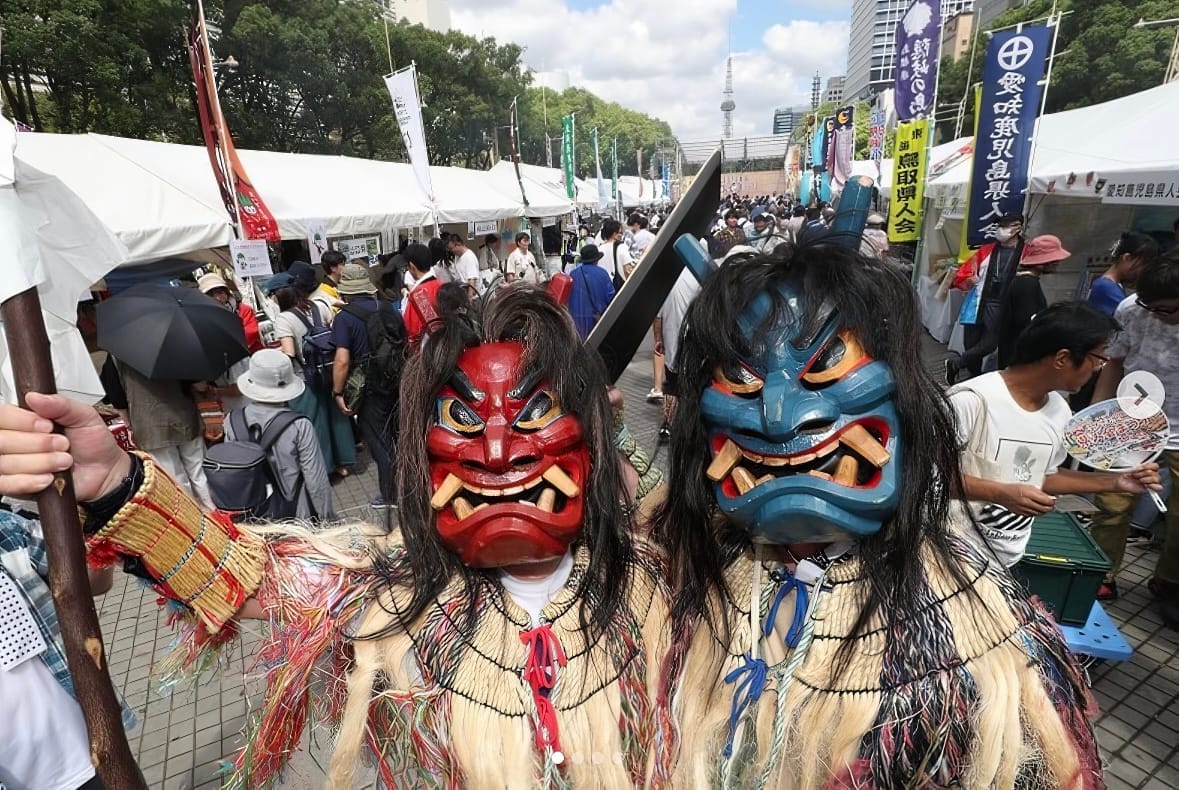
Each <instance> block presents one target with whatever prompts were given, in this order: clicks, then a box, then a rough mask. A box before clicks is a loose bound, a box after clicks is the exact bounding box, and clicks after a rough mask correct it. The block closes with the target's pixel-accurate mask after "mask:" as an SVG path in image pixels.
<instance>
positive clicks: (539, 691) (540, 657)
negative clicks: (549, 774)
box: [520, 625, 567, 765]
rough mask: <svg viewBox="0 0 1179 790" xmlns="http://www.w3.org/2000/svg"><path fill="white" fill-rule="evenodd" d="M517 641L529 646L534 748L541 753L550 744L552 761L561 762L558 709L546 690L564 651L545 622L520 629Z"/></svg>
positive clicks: (527, 667) (526, 677) (553, 681)
mask: <svg viewBox="0 0 1179 790" xmlns="http://www.w3.org/2000/svg"><path fill="white" fill-rule="evenodd" d="M520 641H521V642H523V643H524V644H525V645H527V646H528V661H527V663H525V664H524V681H525V682H526V683H528V687H529V688H531V689H532V701H533V702H534V703H535V704H536V748H537V749H539V750H540V751H541V752H542V753H543V752H544V751H545V749H546V748H551V749H552V750H553V762H554V763H556V764H557V765H560V764H561V763H563V762H565V755H564V753H563V752H562V751H561V739H560V732H559V731H558V729H557V709H556V708H554V707H553V703H552V702H550V701H549V692H551V691H552V690H553V686H555V685H556V684H557V669H558V668H559V667H563V666H565V664H566V663H567V659H566V658H565V651H564V650H562V649H561V643H560V642H559V641H557V637H556V636H554V635H553V632H552V630H551V629H550V628H549V626H548V625H542V626H539V627H537V628H533V629H531V630H529V631H523V632H521V633H520Z"/></svg>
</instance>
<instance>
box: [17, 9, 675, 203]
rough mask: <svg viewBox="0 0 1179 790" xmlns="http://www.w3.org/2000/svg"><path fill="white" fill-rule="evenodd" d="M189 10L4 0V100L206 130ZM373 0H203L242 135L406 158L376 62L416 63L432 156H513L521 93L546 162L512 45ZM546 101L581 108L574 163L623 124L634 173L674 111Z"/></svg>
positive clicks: (118, 121) (627, 162) (126, 127)
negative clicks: (657, 113) (386, 14)
mask: <svg viewBox="0 0 1179 790" xmlns="http://www.w3.org/2000/svg"><path fill="white" fill-rule="evenodd" d="M189 8H190V5H189V0H0V15H2V16H3V21H4V25H5V28H6V32H5V36H4V50H3V56H4V57H3V63H2V64H0V66H2V67H0V87H2V89H3V92H4V104H5V106H6V107H7V108H8V110H9V112H10V113H11V114H12V115H13V116H14V117H15V118H17V119H18V120H20V121H22V122H24V123H27V124H29V125H30V126H32V127H33V128H35V129H37V130H39V131H53V132H101V133H105V134H113V135H120V136H126V137H136V138H143V139H163V140H168V141H172V142H184V143H199V142H200V139H201V138H200V128H199V125H198V122H197V115H196V110H195V108H194V106H193V99H194V94H193V87H192V72H191V69H190V66H189V61H188V54H187V32H186V31H187V25H188V19H189V13H190V12H189ZM380 8H381V6H380V3H379V2H377V0H348V2H340V1H339V0H206V2H205V12H206V16H207V18H208V20H209V22H210V23H211V25H212V29H211V38H212V47H213V51H214V56H215V57H216V58H217V59H219V60H223V59H225V58H227V57H229V56H233V58H234V60H236V61H237V63H238V67H237V68H236V70H233V71H231V70H229V69H227V68H221V69H220V70H219V71H218V76H217V79H218V93H219V95H220V97H221V105H222V108H223V109H224V111H225V114H226V118H227V119H228V122H229V126H230V129H231V130H232V131H233V134H234V139H235V141H236V142H237V144H238V146H239V147H242V148H261V149H266V150H274V151H293V152H307V153H327V154H345V155H353V156H364V157H371V158H383V159H399V158H403V157H404V155H405V150H404V146H403V143H402V141H401V135H400V133H399V131H398V129H397V123H396V121H395V120H394V118H393V113H392V105H391V102H390V99H389V94H388V92H387V91H386V89H385V84H384V81H383V80H382V76H383V75H384V74H386V73H388V72H389V70H390V66H392V68H394V69H399V68H403V67H405V66H408V65H409V64H410V63H411V62H413V63H416V64H417V68H418V83H419V87H420V89H421V94H422V100H423V102H424V104H425V108H424V110H423V121H424V126H425V132H426V143H427V145H428V147H429V149H430V159H431V161H432V162H433V163H434V164H438V165H459V166H465V167H479V166H488V165H489V164H490V157H491V154H492V152H493V151H494V150H495V146H494V144H493V143H494V141H496V140H497V139H498V141H499V152H500V153H501V154H502V155H505V156H506V155H507V152H508V136H507V134H506V130H505V129H504V127H506V126H507V124H508V119H509V113H510V107H511V103H512V100H513V98H515V97H517V96H519V97H520V129H521V131H522V133H523V135H524V136H523V140H522V141H521V144H522V149H523V153H524V158H525V161H529V162H538V163H543V162H544V161H545V158H544V142H543V138H544V121H543V111H542V102H541V101H540V93H539V91H537V90H535V89H530V88H529V83H530V81H531V76H530V75H529V74H528V73H527V71H526V70H525V68H524V66H523V64H522V62H521V59H520V58H521V54H522V51H521V49H520V47H519V46H517V45H515V44H504V43H499V42H497V41H496V40H495V39H492V38H486V39H478V38H474V37H472V36H468V35H464V34H462V33H459V32H457V31H451V32H449V33H437V32H434V31H431V30H427V29H425V28H423V27H421V26H410V25H407V24H405V23H399V24H390V25H389V26H388V28H387V33H386V27H385V24H384V22H383V20H382V18H381V16H380ZM386 35H387V36H388V39H386ZM390 61H392V62H390ZM548 100H549V103H550V105H551V106H550V108H549V119H550V121H549V129H550V134H554V135H559V134H560V116H561V115H562V114H564V113H567V112H569V111H571V110H580V111H581V112H580V113H579V116H578V132H579V134H578V141H579V150H578V161H579V163H580V164H581V169H582V170H583V171H584V170H585V168H586V167H587V166H590V167H592V151H591V150H590V148H589V145H590V143H589V135H588V130H589V129H590V128H591V127H592V126H593V125H597V126H599V127H600V129H601V135H602V140H603V141H604V145H605V141H608V140H609V139H611V138H612V137H613V136H614V135H617V136H618V138H619V153H620V159H621V160H622V161H621V165H622V168H621V169H622V172H631V173H633V172H634V161H635V157H634V152H635V149H636V148H638V147H642V148H643V149H644V150H645V151H646V154H647V157H649V156H650V154H651V152H652V151H653V150H654V149H655V145H656V143H657V142H659V141H664V140H668V139H670V137H671V131H670V129H669V128H668V127H667V124H665V123H662V122H661V121H657V120H655V119H653V118H650V117H648V116H645V115H643V114H641V113H636V112H632V111H629V110H626V109H624V108H622V107H620V106H619V105H617V104H613V103H610V102H604V101H602V100H601V99H599V98H598V97H596V96H594V95H593V94H590V93H588V92H586V91H581V90H570V91H566V93H565V94H563V95H558V94H556V93H554V92H552V91H548ZM605 153H606V150H603V154H605ZM644 161H645V162H646V161H649V160H648V159H646V158H645V160H644ZM604 164H605V162H604ZM342 186H344V185H342Z"/></svg>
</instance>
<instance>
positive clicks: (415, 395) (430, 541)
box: [397, 283, 633, 638]
mask: <svg viewBox="0 0 1179 790" xmlns="http://www.w3.org/2000/svg"><path fill="white" fill-rule="evenodd" d="M439 312H440V315H439V318H440V319H441V321H442V326H441V327H440V328H439V330H438V331H436V332H434V333H433V334H431V335H430V337H429V339H428V340H427V341H426V342H425V343H424V344H423V347H422V349H421V351H420V352H419V353H417V354H415V355H414V356H413V357H412V358H411V359H410V360H409V362H408V363H407V364H406V367H405V372H404V374H403V376H402V385H401V415H400V428H401V433H400V435H401V442H400V446H399V447H398V462H397V489H398V498H399V501H400V507H401V534H402V538H403V540H404V542H405V561H406V562H407V563H408V565H409V566H410V571H411V573H412V587H413V594H412V596H411V599H410V601H409V604H408V606H407V607H406V610H405V611H404V612H403V613H402V614H403V620H404V622H407V623H408V622H412V621H413V620H415V619H416V618H417V617H418V616H419V615H421V613H422V612H423V611H424V610H425V609H426V607H427V606H429V605H430V603H431V602H432V601H433V600H434V599H435V598H436V597H437V596H438V595H439V594H440V593H441V592H442V591H443V589H444V588H445V587H446V586H447V585H448V584H449V583H450V582H451V580H452V579H454V578H456V577H461V578H462V579H463V581H464V584H465V587H466V591H467V595H466V599H467V601H468V602H469V606H468V610H467V611H466V612H465V613H463V616H464V618H465V620H464V625H465V627H467V628H470V627H472V626H473V625H474V623H475V622H476V619H477V615H478V611H477V608H476V604H477V600H476V599H477V596H476V595H475V593H476V590H477V588H478V586H479V584H480V581H481V578H487V575H488V574H492V575H494V574H495V571H488V570H479V569H474V568H470V567H468V566H466V565H464V564H463V563H462V562H461V561H460V560H459V558H458V557H457V556H456V555H455V554H454V553H453V552H452V551H450V550H449V549H447V548H446V546H445V545H443V543H442V541H441V539H440V538H439V536H438V531H437V530H436V529H435V526H434V524H435V513H434V510H433V508H432V507H431V506H430V497H431V496H432V495H433V486H432V484H431V481H430V470H429V456H428V454H427V449H426V439H427V434H428V432H429V430H430V427H431V425H432V424H433V422H434V404H435V400H436V398H437V397H438V393H439V391H440V390H441V389H442V387H443V386H444V385H445V384H446V383H447V382H448V381H449V380H450V378H451V376H452V374H453V373H454V371H455V368H456V365H457V362H458V358H459V356H460V355H461V354H462V353H463V351H465V350H466V349H467V348H470V347H472V346H474V345H476V344H477V343H478V342H480V341H481V342H486V343H493V342H499V341H517V342H519V343H521V344H522V345H523V347H524V355H523V358H522V360H521V371H520V372H521V373H523V372H524V371H533V370H535V371H539V373H540V379H539V380H541V381H547V382H548V385H549V387H550V388H551V389H552V390H553V391H554V392H556V393H557V397H558V398H559V399H560V402H561V406H562V408H563V409H564V410H565V411H566V412H567V413H569V414H571V415H573V416H574V417H576V418H577V420H578V421H579V422H580V423H581V428H582V433H583V435H584V437H585V443H586V446H587V447H588V449H589V456H590V472H589V479H588V480H587V481H586V483H585V485H584V486H583V488H584V490H583V491H582V494H581V496H582V501H583V504H584V519H583V522H582V524H583V525H582V532H581V535H580V537H579V538H578V542H579V543H581V544H584V545H586V546H588V547H589V549H590V560H589V567H588V568H587V569H586V573H585V577H584V580H583V582H582V585H581V624H582V627H583V628H585V629H586V630H587V632H588V634H587V635H588V636H589V637H590V638H596V637H597V636H598V635H599V634H600V633H601V632H602V630H603V629H605V628H606V627H607V625H608V624H609V623H610V622H611V620H612V618H613V617H614V615H615V613H616V612H617V611H618V609H619V607H620V605H621V603H622V601H623V599H624V596H625V592H626V585H625V584H624V583H623V580H622V579H621V578H620V576H621V575H622V574H624V573H625V571H624V570H623V569H625V568H627V567H628V562H629V560H630V558H631V555H632V550H633V547H632V544H631V539H630V532H629V521H628V519H627V516H626V513H625V510H624V500H623V490H624V489H623V479H622V471H621V467H620V465H619V463H618V459H617V453H616V451H615V449H614V441H613V431H612V413H611V408H610V402H609V398H608V395H607V383H608V379H607V375H606V370H605V367H604V366H603V365H602V362H601V359H600V358H599V357H598V355H597V354H596V353H595V352H592V351H590V350H588V349H586V348H585V347H584V346H583V345H582V343H581V341H580V340H579V339H578V336H577V330H576V329H575V328H574V326H573V322H572V320H571V319H570V317H569V313H568V312H566V310H565V309H564V308H563V307H561V305H559V304H558V303H557V302H556V301H555V300H553V298H552V297H551V296H549V294H548V293H547V292H546V291H545V290H544V289H543V288H540V287H538V286H532V285H528V284H524V283H517V284H513V285H512V286H511V287H510V288H504V289H501V290H500V291H499V292H498V293H497V295H496V296H495V297H494V298H491V299H489V300H488V301H487V303H486V305H485V306H484V310H483V315H482V326H481V328H478V327H475V326H474V324H473V322H472V318H471V315H472V314H473V312H475V311H467V310H465V309H464V310H461V311H452V312H449V313H447V312H446V311H445V308H444V306H443V304H442V300H440V304H439Z"/></svg>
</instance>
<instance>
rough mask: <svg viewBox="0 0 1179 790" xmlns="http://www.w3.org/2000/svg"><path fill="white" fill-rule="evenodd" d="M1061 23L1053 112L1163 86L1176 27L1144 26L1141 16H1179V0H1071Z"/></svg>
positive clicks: (1051, 102) (1050, 100)
mask: <svg viewBox="0 0 1179 790" xmlns="http://www.w3.org/2000/svg"><path fill="white" fill-rule="evenodd" d="M1069 7H1070V8H1071V9H1072V12H1073V13H1071V14H1069V15H1068V16H1066V17H1065V18H1064V21H1063V22H1062V23H1061V27H1060V44H1058V46H1057V51H1058V52H1067V54H1064V55H1062V56H1061V57H1060V58H1059V59H1058V60H1057V62H1056V66H1055V68H1054V70H1053V72H1052V86H1051V88H1050V90H1049V91H1048V108H1047V109H1048V112H1055V111H1057V110H1069V109H1073V108H1076V107H1085V106H1087V105H1090V104H1097V103H1099V102H1104V101H1109V100H1110V99H1117V98H1119V97H1121V96H1128V95H1130V94H1132V93H1137V92H1139V91H1144V90H1146V89H1147V88H1153V87H1155V86H1157V85H1161V84H1162V82H1163V75H1164V74H1165V73H1166V69H1167V60H1168V59H1169V57H1170V54H1171V45H1172V43H1173V42H1174V41H1175V28H1163V29H1160V30H1140V29H1136V28H1135V27H1134V23H1135V22H1137V21H1138V20H1139V19H1175V18H1177V17H1179V1H1177V0H1071V2H1070V4H1069Z"/></svg>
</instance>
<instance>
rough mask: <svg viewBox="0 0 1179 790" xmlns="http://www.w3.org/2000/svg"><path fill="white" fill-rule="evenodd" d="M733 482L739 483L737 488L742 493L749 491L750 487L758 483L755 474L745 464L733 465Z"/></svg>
mask: <svg viewBox="0 0 1179 790" xmlns="http://www.w3.org/2000/svg"><path fill="white" fill-rule="evenodd" d="M733 482H734V483H736V484H737V490H738V491H740V492H741V494H742V495H744V494H747V493H749V491H750V489H752V488H753V487H754V486H755V485H757V483H756V481H754V479H753V474H752V473H751V472H750V471H749V470H748V469H746V468H745V467H743V466H735V467H733Z"/></svg>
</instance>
